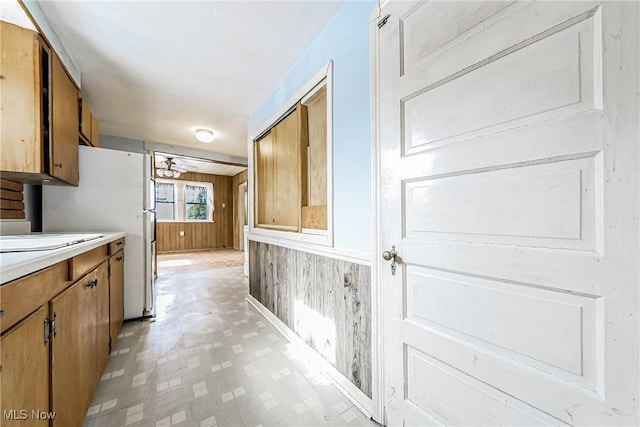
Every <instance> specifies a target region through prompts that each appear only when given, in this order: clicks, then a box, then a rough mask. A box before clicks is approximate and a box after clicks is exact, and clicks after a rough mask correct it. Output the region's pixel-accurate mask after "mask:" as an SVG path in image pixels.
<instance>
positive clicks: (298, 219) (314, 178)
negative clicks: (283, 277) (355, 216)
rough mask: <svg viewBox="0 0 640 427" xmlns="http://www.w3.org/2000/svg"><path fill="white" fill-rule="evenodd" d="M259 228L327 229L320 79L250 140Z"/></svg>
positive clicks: (324, 125)
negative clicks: (292, 105) (266, 128)
mask: <svg viewBox="0 0 640 427" xmlns="http://www.w3.org/2000/svg"><path fill="white" fill-rule="evenodd" d="M254 160H255V161H254V165H255V181H254V183H255V184H254V185H255V187H254V188H255V194H254V195H255V206H256V209H255V220H254V225H255V227H257V228H265V229H271V230H279V231H291V232H299V233H300V232H302V233H306V232H309V231H311V230H327V90H326V85H319V86H318V87H316V88H314V89H313V90H312V91H311V92H309V93H308V94H307V95H306V96H305V97H304V98H302V99H301V100H300V101H299V102H298V103H297V104H296V106H295V107H294V109H293V111H292V112H290V113H289V114H288V115H286V116H284V117H283V118H281V119H280V120H279V121H277V122H276V124H274V125H273V126H272V127H271V128H270V129H269V130H268V131H266V133H263V134H262V135H261V136H260V137H259V138H258V139H257V140H256V141H255V145H254Z"/></svg>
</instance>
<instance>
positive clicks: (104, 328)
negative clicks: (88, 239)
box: [91, 260, 110, 393]
mask: <svg viewBox="0 0 640 427" xmlns="http://www.w3.org/2000/svg"><path fill="white" fill-rule="evenodd" d="M92 274H94V275H95V276H94V277H95V278H94V280H96V282H95V286H94V288H93V296H92V307H95V316H96V321H95V325H96V329H95V332H94V337H95V342H94V344H93V348H94V350H95V351H94V354H93V360H95V364H94V368H93V373H92V377H91V378H92V379H93V382H92V383H91V385H92V386H91V393H93V391H94V390H95V389H96V387H97V386H98V382H100V377H101V376H102V371H103V370H104V367H105V365H106V364H107V361H108V359H109V336H110V327H109V273H108V262H107V261H106V260H105V262H103V263H102V264H100V266H99V267H98V268H97V269H96V270H94V272H93V273H92Z"/></svg>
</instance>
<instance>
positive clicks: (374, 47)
mask: <svg viewBox="0 0 640 427" xmlns="http://www.w3.org/2000/svg"><path fill="white" fill-rule="evenodd" d="M383 4H384V5H386V4H387V0H384V1H383ZM380 16H381V11H380V8H374V10H373V11H372V13H371V17H370V19H369V62H370V66H369V73H370V76H369V79H370V93H371V101H370V102H371V104H370V107H371V111H370V114H371V124H370V126H371V238H372V242H371V250H372V256H371V386H372V400H373V419H374V420H376V421H378V422H383V421H384V406H385V398H384V396H385V394H386V384H385V369H387V367H386V365H385V360H384V341H383V339H382V332H383V330H384V324H383V321H384V312H383V310H384V300H383V293H382V288H381V286H380V284H381V283H382V281H381V277H382V270H381V267H382V265H381V261H380V257H379V256H378V254H382V242H381V236H382V222H381V220H380V197H381V196H380V195H381V191H382V187H381V182H380V150H379V148H378V147H379V135H378V123H379V114H380V113H379V103H378V102H379V101H378V99H379V94H378V87H379V80H380V78H379V68H378V60H379V58H378V47H379V43H380V40H379V33H378V31H379V29H378V20H379V19H380Z"/></svg>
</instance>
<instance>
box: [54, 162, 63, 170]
mask: <svg viewBox="0 0 640 427" xmlns="http://www.w3.org/2000/svg"><path fill="white" fill-rule="evenodd" d="M54 166H55V167H57V168H60V169H62V163H55V164H54Z"/></svg>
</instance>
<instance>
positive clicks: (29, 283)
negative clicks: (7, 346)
mask: <svg viewBox="0 0 640 427" xmlns="http://www.w3.org/2000/svg"><path fill="white" fill-rule="evenodd" d="M49 298H51V267H48V268H46V269H44V270H40V271H38V272H37V273H33V274H30V275H28V276H26V277H23V278H21V279H17V280H14V281H13V282H9V283H7V284H5V285H2V287H0V310H2V311H3V315H2V317H1V318H0V332H4V331H6V330H7V329H9V328H10V327H11V326H13V325H15V324H16V323H17V322H19V321H20V320H22V319H23V318H25V317H27V316H28V315H29V314H30V313H32V312H34V311H36V309H37V308H38V307H40V306H42V305H43V304H46V302H47V301H49Z"/></svg>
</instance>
